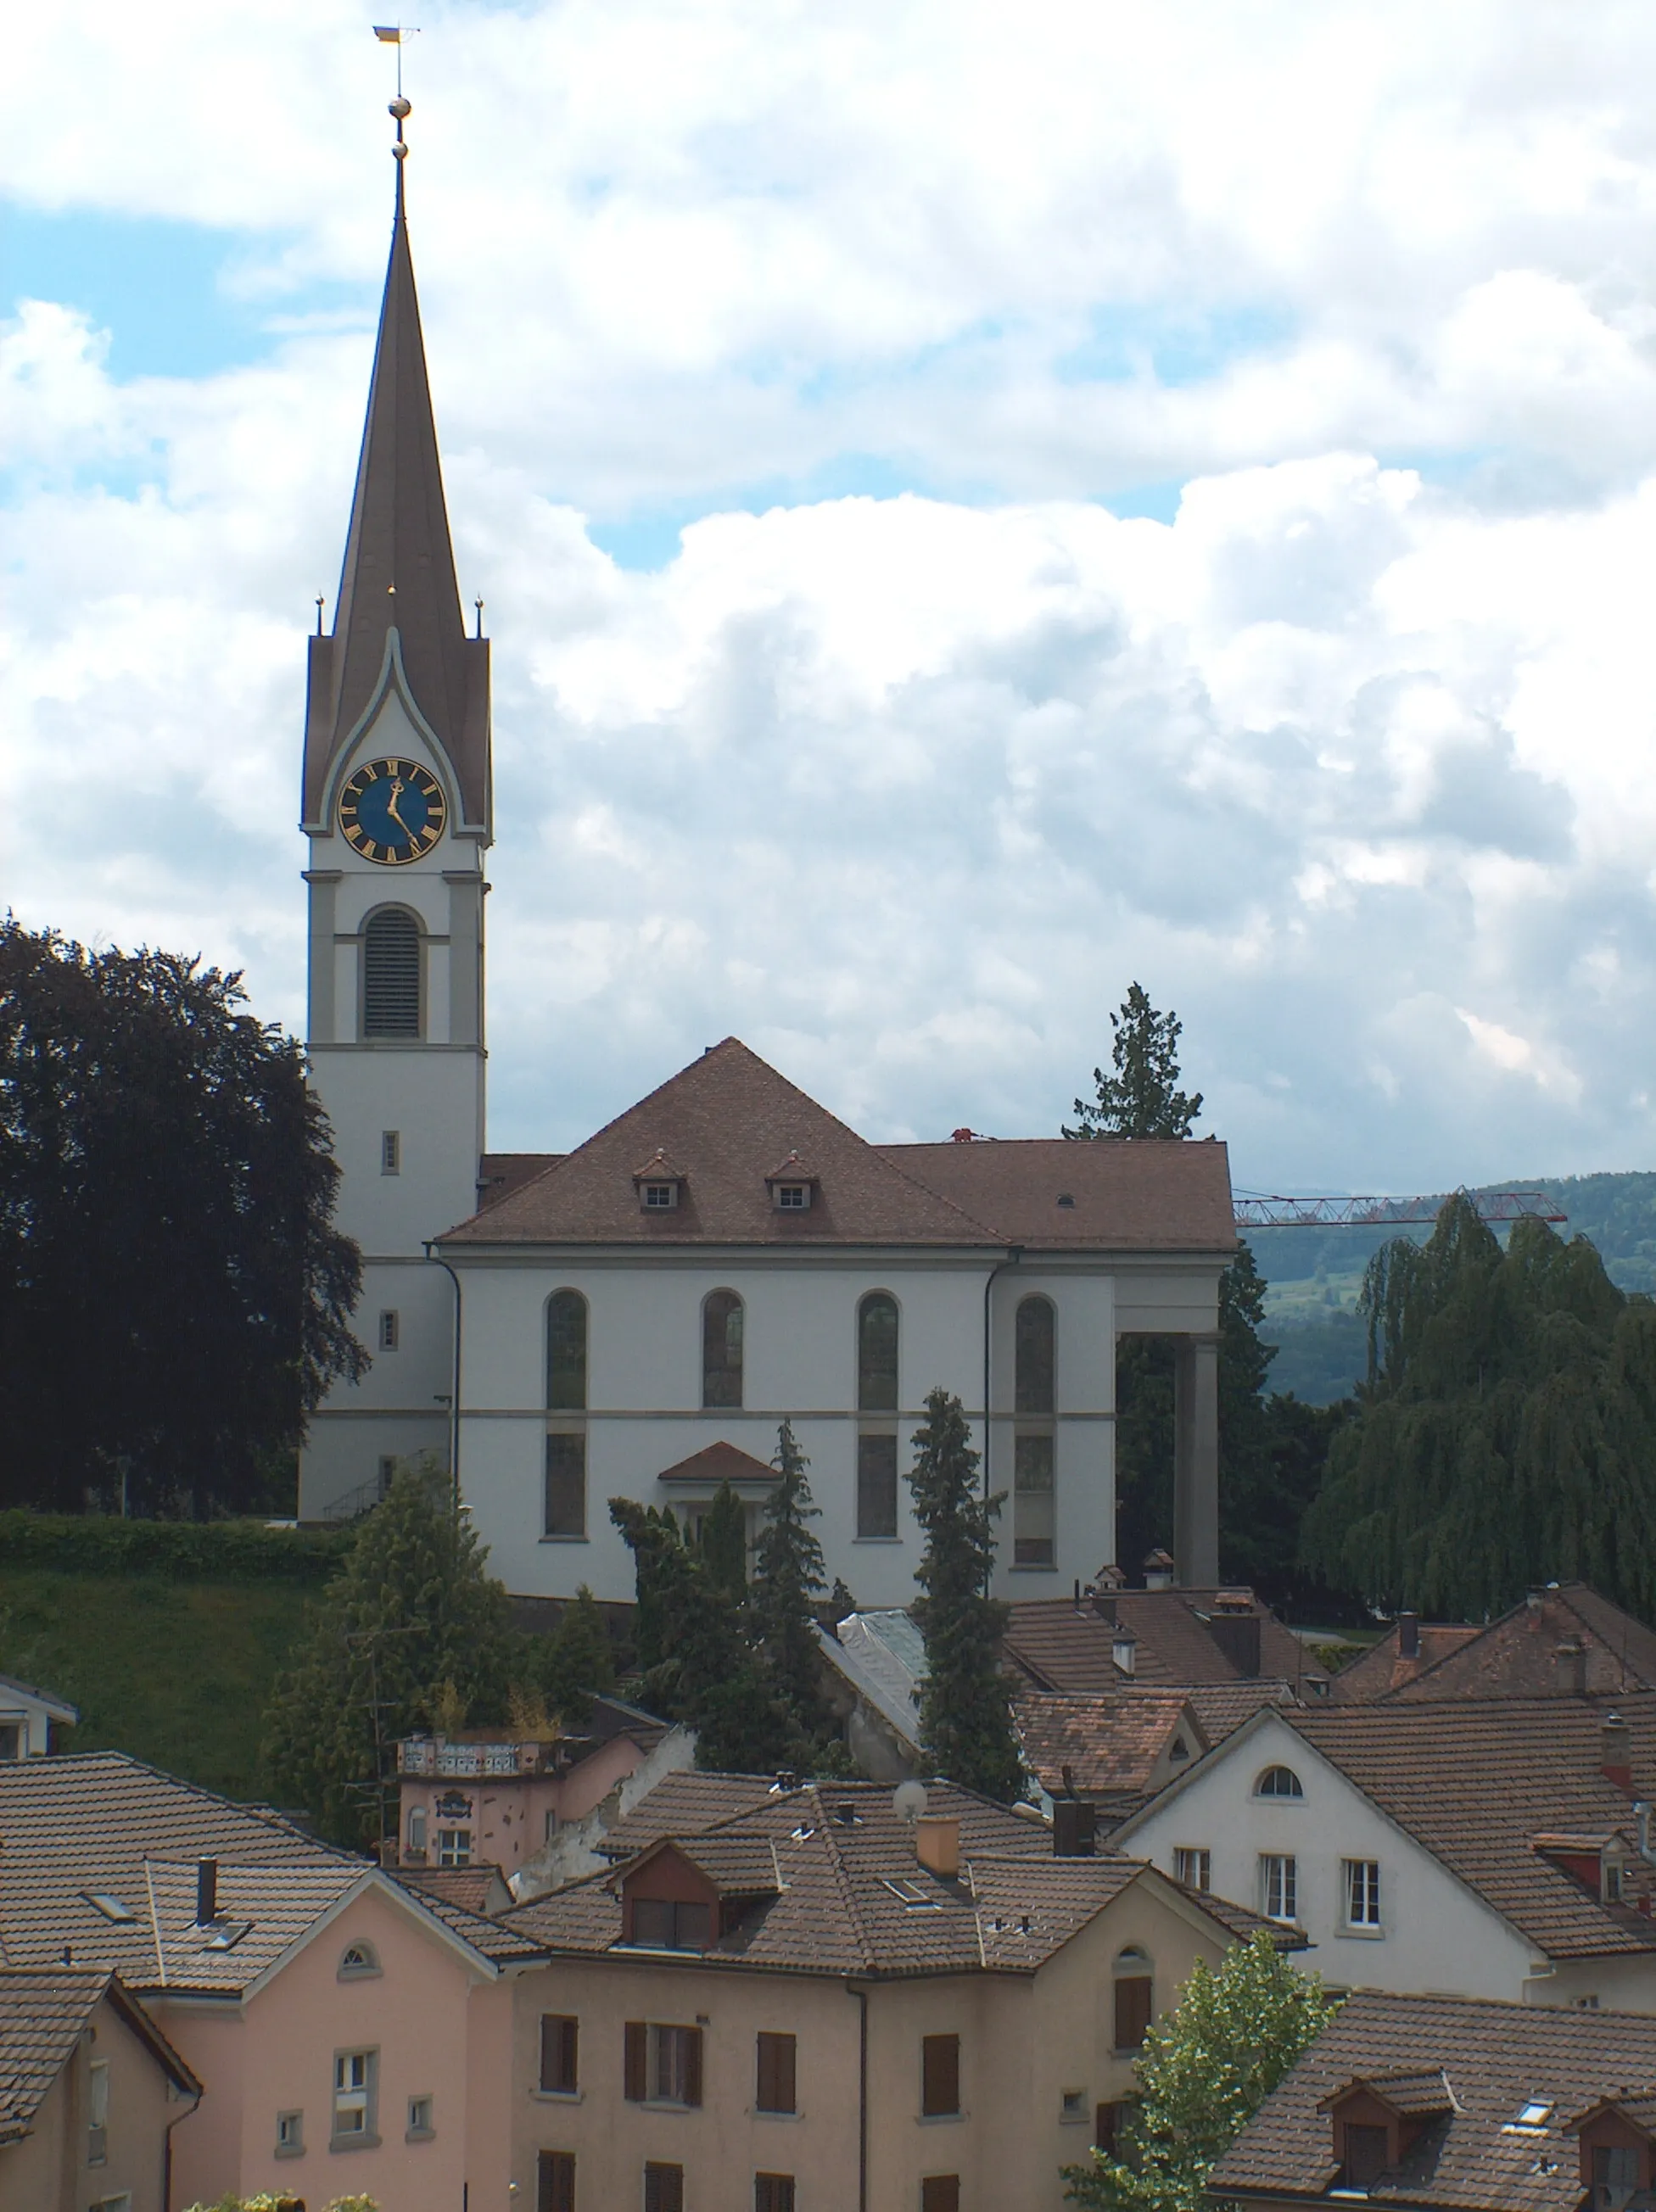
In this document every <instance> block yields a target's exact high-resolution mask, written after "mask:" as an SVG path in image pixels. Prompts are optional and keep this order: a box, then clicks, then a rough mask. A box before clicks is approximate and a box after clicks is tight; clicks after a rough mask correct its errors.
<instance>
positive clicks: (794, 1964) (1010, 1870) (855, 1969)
mask: <svg viewBox="0 0 1656 2212" xmlns="http://www.w3.org/2000/svg"><path fill="white" fill-rule="evenodd" d="M709 1779H713V1778H711V1777H709ZM650 1794H651V1796H654V1795H655V1794H656V1793H655V1792H654V1791H652V1792H651V1793H650ZM928 1799H929V1802H928V1808H927V1810H928V1814H930V1815H936V1816H942V1817H951V1816H952V1817H953V1818H956V1819H958V1820H959V1822H960V1874H959V1877H958V1878H957V1879H955V1880H953V1881H946V1880H943V1879H941V1877H939V1876H938V1875H934V1874H932V1873H931V1872H930V1871H929V1870H928V1869H927V1868H926V1867H924V1866H922V1864H921V1863H920V1862H919V1860H918V1858H917V1857H916V1850H915V1834H914V1831H913V1830H912V1829H911V1828H910V1827H908V1826H905V1825H904V1823H903V1822H902V1821H901V1820H899V1819H898V1815H897V1813H896V1811H895V1809H894V1808H893V1805H892V1792H891V1791H890V1790H888V1789H886V1787H885V1786H884V1785H882V1784H870V1783H811V1784H807V1785H805V1786H804V1787H803V1788H801V1789H799V1790H794V1791H791V1792H789V1793H788V1794H787V1795H786V1796H768V1797H767V1798H766V1800H765V1801H764V1802H763V1803H762V1804H761V1805H759V1806H758V1807H757V1808H754V1809H752V1810H750V1811H748V1812H746V1813H743V1814H740V1815H738V1816H737V1818H736V1819H735V1820H732V1821H731V1822H729V1823H728V1824H727V1825H726V1826H725V1827H724V1828H722V1829H721V1831H719V1832H718V1834H717V1835H716V1836H714V1837H703V1838H698V1839H694V1840H691V1841H689V1842H687V1843H686V1844H685V1846H684V1848H685V1850H686V1853H687V1854H688V1853H689V1852H691V1851H696V1852H698V1853H705V1852H706V1851H707V1850H709V1846H711V1845H713V1844H719V1843H721V1842H731V1843H734V1842H736V1841H737V1840H739V1839H742V1840H746V1841H749V1842H762V1843H763V1844H765V1845H766V1846H767V1847H768V1848H769V1849H770V1850H773V1851H774V1853H775V1859H776V1870H777V1875H778V1876H779V1878H780V1880H781V1881H782V1889H781V1892H780V1893H778V1894H776V1895H775V1896H773V1897H770V1898H768V1899H764V1898H762V1899H759V1900H758V1902H757V1903H756V1904H755V1905H753V1906H752V1907H751V1908H750V1910H749V1911H747V1912H746V1913H745V1914H744V1915H743V1916H742V1917H741V1919H740V1922H739V1923H737V1924H736V1926H734V1928H732V1929H730V1930H729V1931H728V1933H726V1934H724V1935H722V1936H721V1937H720V1939H719V1941H718V1942H716V1944H715V1946H714V1948H712V1949H711V1950H710V1951H708V1952H705V1953H697V1954H685V1956H686V1962H687V1963H693V1964H695V1965H697V1966H713V1967H733V1966H762V1967H764V1968H766V1969H768V1970H770V1971H773V1972H793V1973H805V1974H847V1973H856V1974H870V1975H882V1976H906V1975H914V1974H928V1973H965V1972H977V1971H981V1970H982V1969H983V1967H984V1966H990V1967H992V1968H994V1969H995V1970H996V1971H1000V1972H1024V1973H1031V1972H1034V1971H1035V1969H1036V1968H1037V1967H1038V1966H1041V1965H1042V1964H1043V1963H1044V1960H1047V1959H1049V1958H1050V1957H1051V1956H1052V1954H1053V1953H1054V1952H1055V1951H1056V1950H1057V1949H1058V1948H1060V1947H1061V1946H1062V1944H1064V1943H1067V1942H1068V1941H1069V1939H1070V1937H1071V1936H1074V1935H1075V1933H1076V1931H1077V1929H1080V1928H1081V1927H1083V1926H1085V1924H1086V1923H1087V1921H1088V1920H1090V1919H1091V1918H1092V1917H1093V1914H1094V1913H1096V1912H1097V1911H1099V1910H1100V1909H1101V1907H1102V1906H1103V1905H1106V1904H1107V1903H1108V1902H1109V1901H1110V1899H1111V1898H1112V1897H1114V1896H1115V1895H1117V1894H1118V1893H1119V1892H1120V1891H1121V1890H1122V1889H1123V1888H1124V1887H1126V1886H1127V1885H1128V1884H1129V1882H1131V1881H1135V1880H1137V1879H1140V1878H1141V1877H1144V1878H1148V1880H1149V1881H1152V1882H1153V1883H1159V1882H1161V1881H1163V1880H1164V1877H1162V1876H1161V1875H1157V1874H1156V1873H1155V1872H1154V1869H1149V1868H1147V1867H1146V1866H1145V1865H1144V1863H1142V1861H1139V1860H1126V1859H1121V1858H1116V1857H1105V1856H1100V1857H1096V1858H1089V1859H1068V1858H1066V1859H1058V1858H1055V1857H1053V1856H1052V1850H1051V1843H1050V1837H1049V1835H1048V1833H1047V1831H1046V1830H1045V1828H1044V1826H1040V1825H1038V1824H1035V1823H1032V1822H1031V1821H1029V1820H1026V1819H1025V1818H1023V1817H1022V1816H1020V1814H1014V1813H1012V1812H1009V1811H1008V1809H1007V1808H1005V1807H1004V1806H1001V1805H996V1804H993V1803H991V1802H989V1800H988V1799H986V1798H982V1797H978V1796H975V1795H974V1794H973V1793H972V1792H971V1791H970V1790H961V1789H959V1788H957V1787H956V1786H955V1785H954V1784H952V1783H947V1782H939V1783H933V1784H928ZM646 1802H648V1801H646ZM640 1809H642V1808H640ZM1169 1886H1170V1887H1171V1885H1169ZM620 1887H621V1884H620V1881H618V1879H617V1876H616V1875H615V1874H610V1875H594V1876H593V1877H591V1878H590V1879H589V1880H588V1881H583V1882H577V1883H575V1884H574V1885H573V1886H572V1887H569V1888H568V1889H563V1890H559V1891H557V1892H555V1893H553V1894H552V1895H551V1896H549V1897H545V1898H542V1899H539V1900H538V1901H537V1902H536V1903H534V1904H533V1905H525V1906H523V1907H521V1909H520V1910H519V1911H516V1912H515V1913H514V1914H513V1915H512V1916H511V1917H512V1919H513V1921H514V1923H515V1925H517V1926H518V1927H520V1928H521V1929H523V1930H524V1932H525V1933H526V1934H527V1935H528V1936H533V1938H534V1939H535V1941H536V1942H539V1943H542V1944H544V1945H545V1947H546V1948H547V1949H548V1950H549V1951H551V1953H553V1954H558V1953H560V1952H570V1953H578V1954H588V1955H591V1954H598V1953H606V1952H609V1951H612V1950H621V1951H622V1954H623V1955H630V1954H627V1953H626V1952H625V1951H624V1947H622V1946H621V1925H622V1923H621V1904H620V1897H619V1889H620ZM1182 1894H1184V1896H1186V1897H1187V1898H1188V1899H1190V1902H1191V1903H1192V1904H1194V1905H1196V1906H1197V1907H1198V1909H1200V1910H1203V1911H1209V1912H1210V1913H1211V1914H1212V1917H1214V1918H1215V1919H1216V1920H1219V1921H1220V1923H1221V1925H1223V1926H1225V1927H1226V1928H1227V1929H1231V1928H1232V1926H1233V1923H1232V1922H1231V1921H1230V1920H1229V1919H1228V1918H1227V1917H1225V1916H1223V1915H1221V1914H1220V1913H1218V1912H1215V1911H1213V1908H1212V1905H1211V1901H1210V1900H1209V1899H1206V1898H1203V1897H1199V1896H1196V1894H1195V1893H1192V1892H1190V1891H1185V1892H1183V1893H1182ZM1250 1917H1251V1916H1250ZM1256 1924H1257V1923H1256ZM652 1955H659V1954H652Z"/></svg>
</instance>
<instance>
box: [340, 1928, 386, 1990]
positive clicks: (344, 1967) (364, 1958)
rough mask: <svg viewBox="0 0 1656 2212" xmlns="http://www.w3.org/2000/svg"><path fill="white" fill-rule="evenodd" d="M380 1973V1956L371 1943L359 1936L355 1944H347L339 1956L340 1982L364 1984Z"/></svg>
mask: <svg viewBox="0 0 1656 2212" xmlns="http://www.w3.org/2000/svg"><path fill="white" fill-rule="evenodd" d="M378 1972H380V1954H379V1953H378V1952H377V1951H376V1950H375V1949H374V1946H373V1944H372V1943H368V1942H363V1941H362V1938H361V1937H360V1936H359V1937H358V1938H357V1940H356V1942H354V1943H347V1944H346V1946H345V1948H344V1950H343V1951H342V1952H341V1953H340V1954H339V1979H340V1980H341V1981H342V1982H364V1981H367V1980H368V1978H369V1977H370V1976H372V1975H374V1974H377V1973H378Z"/></svg>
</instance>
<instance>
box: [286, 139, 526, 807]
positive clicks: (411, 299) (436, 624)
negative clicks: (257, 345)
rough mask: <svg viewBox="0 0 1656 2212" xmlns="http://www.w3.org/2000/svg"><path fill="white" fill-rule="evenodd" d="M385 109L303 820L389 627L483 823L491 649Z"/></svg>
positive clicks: (315, 658)
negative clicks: (386, 151)
mask: <svg viewBox="0 0 1656 2212" xmlns="http://www.w3.org/2000/svg"><path fill="white" fill-rule="evenodd" d="M391 112H392V113H393V116H395V118H396V120H397V143H396V145H395V146H394V147H393V153H394V154H395V155H396V156H397V201H396V212H395V216H394V218H393V223H392V230H391V258H390V262H389V264H388V266H387V270H386V285H385V296H384V299H383V301H382V302H381V309H380V336H379V343H378V344H377V345H376V347H375V349H374V376H373V380H372V383H371V385H370V387H369V392H368V419H367V422H366V423H365V425H364V427H363V431H362V457H361V459H360V460H359V461H358V464H357V469H356V495H355V496H354V498H353V500H352V502H351V510H350V532H349V534H348V536H347V538H346V540H345V559H344V570H343V572H342V574H341V576H340V581H339V597H338V601H337V603H336V605H335V608H334V622H333V631H332V635H331V636H328V637H316V638H313V639H312V641H311V671H310V710H309V714H308V718H307V731H306V742H305V818H306V821H307V823H318V824H320V821H321V817H322V813H323V810H324V808H325V806H326V790H327V781H328V775H329V770H330V769H331V768H332V763H333V762H334V759H335V757H336V756H337V754H338V750H339V749H340V747H341V746H342V745H344V744H345V742H346V741H347V739H348V738H350V735H351V733H352V732H353V731H354V729H355V728H356V724H357V723H358V721H359V720H361V718H362V714H363V712H364V710H365V709H366V708H368V706H369V704H370V703H371V702H372V700H373V698H374V692H375V690H376V689H377V687H378V684H379V681H380V677H381V671H382V670H383V668H384V665H385V656H386V644H387V636H388V634H389V633H390V632H391V631H392V630H393V629H394V630H395V631H396V633H397V638H398V643H399V647H400V651H401V655H402V664H403V670H404V672H405V676H406V678H407V681H408V688H409V690H410V691H411V694H412V696H413V700H414V703H415V705H416V706H417V708H418V710H419V712H420V714H422V715H423V717H424V719H425V720H426V721H427V722H428V723H429V726H430V727H431V729H432V731H433V732H434V733H435V736H436V737H437V738H438V739H439V740H440V741H441V744H442V745H443V747H444V749H445V750H446V751H447V755H448V757H449V759H450V761H451V762H452V763H453V764H454V770H455V773H456V775H457V776H458V777H459V780H460V792H459V793H458V797H459V801H460V805H459V808H458V813H459V817H460V823H463V824H466V825H471V826H476V827H478V828H484V829H486V826H487V810H488V804H489V647H488V643H487V641H486V640H484V639H480V638H468V637H467V636H466V623H465V619H464V617H463V616H462V615H461V612H460V588H459V586H458V583H457V581H456V579H455V574H454V548H453V546H452V544H450V541H449V535H448V513H447V507H446V505H445V503H444V500H443V489H442V471H441V464H440V461H439V459H438V454H437V429H436V422H435V417H434V416H433V413H432V408H431V389H430V385H429V381H428V380H427V375H426V366H425V343H424V339H423V336H422V334H421V330H420V304H419V299H418V296H417V293H416V291H415V289H414V262H413V258H412V256H411V252H410V251H409V242H408V220H407V216H406V212H405V201H404V191H403V171H404V166H405V156H406V155H407V152H408V148H407V145H406V143H405V141H404V138H403V118H405V116H406V115H407V113H408V112H409V106H408V102H407V101H406V100H403V99H401V98H400V97H399V99H398V100H396V101H395V102H394V103H393V106H392V110H391Z"/></svg>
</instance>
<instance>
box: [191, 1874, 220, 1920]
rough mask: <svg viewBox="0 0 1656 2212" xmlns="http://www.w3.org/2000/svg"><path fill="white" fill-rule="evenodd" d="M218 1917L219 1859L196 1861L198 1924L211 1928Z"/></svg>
mask: <svg viewBox="0 0 1656 2212" xmlns="http://www.w3.org/2000/svg"><path fill="white" fill-rule="evenodd" d="M217 1918H218V1861H217V1860H216V1859H198V1860H197V1861H196V1925H197V1927H198V1928H210V1927H211V1926H212V1924H213V1923H214V1922H215V1921H216V1919H217Z"/></svg>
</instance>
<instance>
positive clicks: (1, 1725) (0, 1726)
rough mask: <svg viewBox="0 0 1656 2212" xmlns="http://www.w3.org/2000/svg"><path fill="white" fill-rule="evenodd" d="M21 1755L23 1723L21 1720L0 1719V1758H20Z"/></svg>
mask: <svg viewBox="0 0 1656 2212" xmlns="http://www.w3.org/2000/svg"><path fill="white" fill-rule="evenodd" d="M22 1756H23V1723H21V1721H0V1759H21V1757H22Z"/></svg>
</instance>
